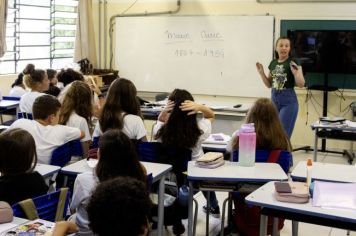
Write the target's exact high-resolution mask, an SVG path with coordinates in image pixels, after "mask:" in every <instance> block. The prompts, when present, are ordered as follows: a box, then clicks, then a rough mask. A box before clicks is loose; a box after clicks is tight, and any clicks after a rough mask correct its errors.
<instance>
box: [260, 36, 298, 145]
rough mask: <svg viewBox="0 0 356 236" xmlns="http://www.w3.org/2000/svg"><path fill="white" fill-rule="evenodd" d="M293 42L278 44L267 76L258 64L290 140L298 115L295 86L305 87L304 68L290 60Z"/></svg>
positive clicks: (279, 39)
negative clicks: (270, 89)
mask: <svg viewBox="0 0 356 236" xmlns="http://www.w3.org/2000/svg"><path fill="white" fill-rule="evenodd" d="M290 50H291V41H290V39H289V38H287V37H280V38H278V40H277V42H276V58H275V59H273V60H272V61H271V63H270V64H269V66H268V69H269V71H270V72H269V74H268V76H266V74H265V72H264V69H263V65H262V64H261V63H259V62H257V63H256V67H257V71H258V73H259V74H260V76H261V78H262V81H263V83H264V84H265V85H266V87H267V88H272V101H273V103H274V104H275V105H276V108H277V110H278V113H279V118H280V120H281V122H282V124H283V127H284V130H285V131H286V133H287V135H288V137H289V138H290V137H291V136H292V133H293V129H294V125H295V121H296V120H297V115H298V99H297V95H296V94H295V91H294V86H297V87H299V88H302V87H304V82H305V81H304V76H303V71H302V67H301V66H300V65H297V63H296V62H295V61H293V60H292V59H291V58H290Z"/></svg>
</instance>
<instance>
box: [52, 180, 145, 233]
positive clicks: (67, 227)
mask: <svg viewBox="0 0 356 236" xmlns="http://www.w3.org/2000/svg"><path fill="white" fill-rule="evenodd" d="M151 206H152V203H151V199H150V197H149V194H148V192H147V190H146V189H145V184H144V183H142V181H139V180H136V179H134V178H130V177H117V178H114V179H112V180H107V181H104V182H103V183H101V184H99V185H98V187H97V188H96V189H95V191H94V192H93V194H92V196H91V197H90V200H89V204H88V207H87V209H88V216H89V221H90V223H89V227H90V229H91V230H92V231H93V232H94V233H95V235H98V236H108V235H126V236H146V235H148V232H149V221H148V219H149V217H150V209H151ZM77 231H78V228H77V226H76V225H75V224H74V223H72V222H70V221H61V222H57V223H56V226H55V229H54V232H53V234H52V236H64V235H67V233H73V232H77Z"/></svg>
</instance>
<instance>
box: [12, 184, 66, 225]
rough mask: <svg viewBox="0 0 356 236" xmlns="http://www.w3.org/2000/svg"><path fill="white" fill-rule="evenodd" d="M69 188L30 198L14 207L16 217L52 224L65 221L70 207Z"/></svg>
mask: <svg viewBox="0 0 356 236" xmlns="http://www.w3.org/2000/svg"><path fill="white" fill-rule="evenodd" d="M69 195H70V194H69V191H68V188H61V189H60V190H58V191H56V192H53V193H48V194H46V195H42V196H39V197H35V198H32V199H31V198H29V199H26V200H23V201H20V202H18V203H16V204H14V205H12V210H13V211H14V216H16V217H21V218H26V219H29V220H34V219H38V218H39V219H43V220H48V221H51V222H55V221H60V220H63V219H64V218H65V216H66V213H67V209H68V206H69Z"/></svg>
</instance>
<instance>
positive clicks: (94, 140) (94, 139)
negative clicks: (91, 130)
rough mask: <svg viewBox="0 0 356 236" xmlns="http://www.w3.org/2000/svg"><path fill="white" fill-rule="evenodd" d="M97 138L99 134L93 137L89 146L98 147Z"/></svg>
mask: <svg viewBox="0 0 356 236" xmlns="http://www.w3.org/2000/svg"><path fill="white" fill-rule="evenodd" d="M99 139H100V136H97V137H93V143H92V144H91V146H90V148H98V147H99Z"/></svg>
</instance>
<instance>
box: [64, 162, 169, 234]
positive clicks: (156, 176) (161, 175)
mask: <svg viewBox="0 0 356 236" xmlns="http://www.w3.org/2000/svg"><path fill="white" fill-rule="evenodd" d="M141 164H142V165H143V166H144V167H145V168H146V170H147V174H152V177H153V179H152V182H153V183H155V182H157V181H159V190H158V191H159V192H158V226H157V230H158V235H159V236H162V235H163V219H164V211H163V210H164V203H163V200H164V179H165V177H166V175H167V174H168V173H169V172H170V171H171V169H172V166H171V165H167V164H160V163H151V162H141ZM93 170H94V169H92V168H90V167H89V166H88V164H87V160H86V159H83V160H80V161H78V162H75V163H73V164H70V165H67V166H65V167H63V168H62V169H61V173H63V174H64V175H67V176H68V175H78V174H80V173H83V172H86V171H93ZM65 182H66V181H65Z"/></svg>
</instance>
